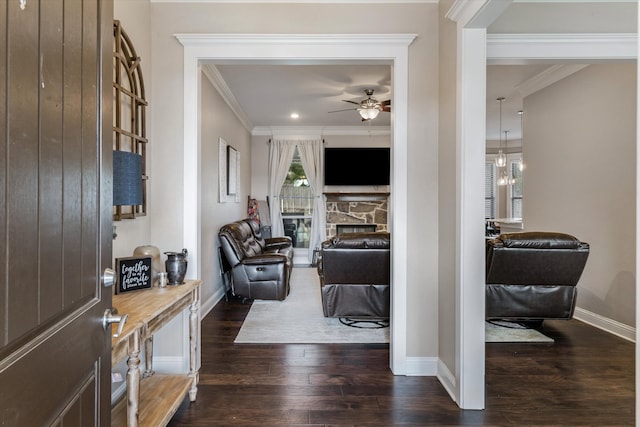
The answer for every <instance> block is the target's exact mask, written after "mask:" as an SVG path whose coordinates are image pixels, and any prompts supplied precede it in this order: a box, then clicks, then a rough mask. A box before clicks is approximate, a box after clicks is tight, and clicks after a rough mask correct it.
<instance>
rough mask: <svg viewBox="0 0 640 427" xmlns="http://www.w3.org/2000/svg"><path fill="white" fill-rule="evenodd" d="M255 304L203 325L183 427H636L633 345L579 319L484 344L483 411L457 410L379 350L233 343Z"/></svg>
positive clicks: (431, 382)
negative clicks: (538, 339)
mask: <svg viewBox="0 0 640 427" xmlns="http://www.w3.org/2000/svg"><path fill="white" fill-rule="evenodd" d="M249 308H250V304H242V303H241V302H240V301H238V300H231V301H229V302H225V301H221V302H220V303H218V305H217V306H216V307H215V308H214V309H213V310H212V312H211V313H209V315H207V316H206V317H205V318H204V319H203V322H202V368H201V370H200V385H199V388H198V398H197V401H196V402H193V403H190V402H189V399H188V398H187V399H185V401H184V402H183V403H182V405H181V406H180V408H179V409H178V411H177V413H176V414H175V416H174V418H173V420H172V421H171V423H170V424H169V426H172V427H178V426H283V425H286V426H296V425H297V426H312V425H313V426H465V425H476V426H480V425H482V426H632V425H634V415H635V414H634V412H635V385H634V366H635V362H634V344H633V343H630V342H627V341H625V340H623V339H621V338H618V337H615V336H613V335H610V334H607V333H605V332H602V331H600V330H598V329H596V328H593V327H591V326H589V325H586V324H584V323H581V322H579V321H577V320H571V321H547V322H545V324H544V325H543V327H542V328H543V331H544V333H545V334H547V335H548V336H551V337H553V338H554V339H555V343H553V344H487V346H486V356H487V357H486V382H487V386H486V396H487V398H486V409H485V410H484V411H464V410H460V409H459V408H458V407H457V405H456V404H455V403H454V402H453V401H452V400H451V398H450V397H449V395H448V394H447V392H446V391H445V390H444V388H443V387H442V386H441V385H440V383H439V382H438V380H437V379H436V378H435V377H404V376H394V375H392V374H391V371H390V370H389V368H388V366H389V349H388V346H387V345H381V344H349V345H338V344H335V345H326V344H325V345H309V344H298V345H283V344H279V345H248V344H242V345H235V344H234V343H233V340H234V338H235V336H236V334H237V333H238V331H239V329H240V326H241V325H242V321H243V319H244V317H245V316H246V314H247V313H248V311H249Z"/></svg>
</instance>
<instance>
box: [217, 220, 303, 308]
mask: <svg viewBox="0 0 640 427" xmlns="http://www.w3.org/2000/svg"><path fill="white" fill-rule="evenodd" d="M218 236H219V237H220V247H221V248H222V253H223V256H224V259H225V260H226V262H227V263H228V265H229V266H231V289H232V292H233V294H234V295H236V296H241V297H244V298H248V299H266V300H279V301H282V300H284V299H285V298H286V297H287V295H289V290H290V285H289V278H290V276H291V270H292V268H293V248H292V246H291V239H289V238H288V237H275V238H271V239H264V238H262V234H261V231H260V226H259V224H258V223H257V222H255V221H253V220H250V219H244V220H241V221H236V222H232V223H230V224H226V225H225V226H223V227H222V228H220V231H219V232H218Z"/></svg>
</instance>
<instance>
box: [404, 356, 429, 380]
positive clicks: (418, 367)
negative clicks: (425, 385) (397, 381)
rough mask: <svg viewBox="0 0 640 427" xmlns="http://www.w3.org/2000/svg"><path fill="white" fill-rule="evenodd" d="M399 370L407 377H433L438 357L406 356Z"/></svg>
mask: <svg viewBox="0 0 640 427" xmlns="http://www.w3.org/2000/svg"><path fill="white" fill-rule="evenodd" d="M401 372H402V373H403V375H406V376H408V377H412V376H416V377H418V376H423V377H434V376H435V375H436V374H437V373H438V358H437V357H407V358H406V359H405V362H404V365H403V367H402V368H401Z"/></svg>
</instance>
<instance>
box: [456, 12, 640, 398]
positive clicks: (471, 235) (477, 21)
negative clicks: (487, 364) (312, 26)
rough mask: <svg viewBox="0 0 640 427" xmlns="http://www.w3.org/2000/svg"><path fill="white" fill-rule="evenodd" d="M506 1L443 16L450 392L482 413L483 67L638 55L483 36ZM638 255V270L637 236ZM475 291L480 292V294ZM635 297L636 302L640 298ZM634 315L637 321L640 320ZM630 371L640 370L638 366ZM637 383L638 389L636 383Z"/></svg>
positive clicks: (605, 47)
mask: <svg viewBox="0 0 640 427" xmlns="http://www.w3.org/2000/svg"><path fill="white" fill-rule="evenodd" d="M510 3H511V1H504V0H483V1H474V2H471V1H468V2H464V1H458V2H456V3H455V4H454V6H453V7H452V9H451V10H450V11H449V12H448V13H447V17H448V18H449V19H451V20H453V21H454V22H456V23H457V24H458V54H457V59H458V88H459V93H458V100H457V107H456V111H457V114H458V120H457V127H458V130H459V133H458V140H457V161H456V164H457V172H456V176H457V182H458V187H457V203H458V208H457V213H458V217H457V221H456V224H457V242H458V247H457V251H458V252H457V254H456V262H457V264H456V271H457V277H456V286H457V290H458V297H457V304H458V305H457V310H458V316H457V322H458V324H457V346H456V379H457V381H458V383H457V384H456V393H457V394H458V396H457V399H458V404H459V405H460V407H461V408H464V409H483V408H484V327H483V324H484V322H483V321H482V320H483V319H484V307H482V310H480V309H479V308H478V307H477V306H476V305H477V304H476V303H477V301H484V287H483V286H479V285H480V284H483V282H484V280H483V278H484V229H483V228H482V229H481V230H480V229H479V227H481V226H482V227H483V225H481V223H480V222H479V221H478V220H477V219H478V218H483V217H484V214H483V213H482V210H481V206H482V205H480V204H479V203H480V201H479V197H478V195H483V194H484V161H485V137H484V135H485V129H484V127H485V125H484V122H485V116H486V111H485V110H486V95H485V93H486V66H487V64H525V63H530V62H533V61H538V62H540V61H546V62H549V63H550V64H551V63H561V62H576V61H583V62H584V63H589V62H596V61H603V60H604V61H621V60H624V61H629V60H635V59H636V58H637V56H638V39H637V34H501V35H490V36H487V34H486V28H487V27H488V26H489V25H490V24H491V23H492V22H493V21H494V20H495V19H496V18H497V17H498V16H499V15H500V14H501V13H502V12H503V11H504V9H506V7H508V6H509V4H510ZM478 86H481V87H482V89H479V88H478ZM480 121H481V122H482V123H480ZM480 148H481V149H480ZM637 151H640V150H637ZM639 155H640V154H639ZM639 182H640V178H639ZM638 188H639V189H640V186H639V187H638ZM636 200H638V197H637V196H636ZM639 209H640V208H639ZM478 212H480V213H478ZM638 212H639V213H640V210H639V211H638ZM637 215H638V214H637ZM639 218H640V216H639ZM478 242H481V243H480V244H478ZM636 253H637V259H638V261H637V264H638V266H639V267H638V268H639V269H640V246H639V241H638V238H636ZM478 277H479V278H480V279H478ZM480 282H482V283H480ZM479 289H482V292H481V293H482V295H480V291H479ZM636 298H637V301H640V293H637V295H636ZM636 305H638V304H637V303H636ZM480 312H481V316H480ZM637 316H638V319H640V314H637ZM639 321H640V320H639ZM474 322H477V323H478V324H474ZM480 337H481V338H480ZM480 354H481V355H482V358H481V360H480V358H479V356H478V355H480ZM474 356H476V357H474ZM636 366H637V367H640V364H639V363H638V360H636ZM636 381H637V383H638V384H640V380H638V379H637V380H636Z"/></svg>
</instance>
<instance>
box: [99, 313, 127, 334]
mask: <svg viewBox="0 0 640 427" xmlns="http://www.w3.org/2000/svg"><path fill="white" fill-rule="evenodd" d="M128 318H129V315H128V314H118V310H116V309H115V308H108V309H106V310H105V311H104V317H103V318H102V326H103V327H104V329H105V331H106V330H107V328H109V327H110V326H111V324H112V323H117V324H118V330H117V331H116V333H115V334H113V337H114V338H118V337H119V336H120V334H121V333H122V328H124V324H125V323H127V319H128Z"/></svg>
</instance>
